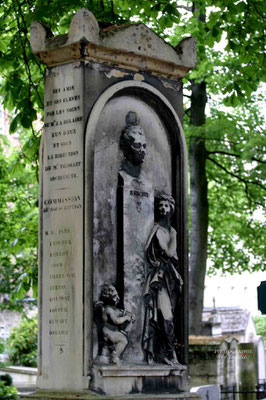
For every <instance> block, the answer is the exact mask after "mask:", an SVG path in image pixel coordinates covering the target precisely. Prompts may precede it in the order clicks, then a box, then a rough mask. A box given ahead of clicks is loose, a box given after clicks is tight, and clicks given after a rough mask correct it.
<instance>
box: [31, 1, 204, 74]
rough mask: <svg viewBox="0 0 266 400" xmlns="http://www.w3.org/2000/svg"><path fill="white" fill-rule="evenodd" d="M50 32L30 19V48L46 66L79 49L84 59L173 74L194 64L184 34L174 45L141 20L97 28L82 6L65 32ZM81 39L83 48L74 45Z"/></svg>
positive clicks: (193, 45)
mask: <svg viewBox="0 0 266 400" xmlns="http://www.w3.org/2000/svg"><path fill="white" fill-rule="evenodd" d="M49 36H50V35H47V34H46V31H45V29H44V28H43V27H42V25H40V24H38V23H33V25H32V39H31V46H32V51H33V52H34V53H35V54H39V55H40V57H41V59H42V60H43V62H44V63H46V64H47V65H49V66H51V65H56V64H59V63H62V62H69V61H71V60H74V59H75V58H76V57H77V51H78V50H80V57H82V58H83V59H93V60H98V61H99V60H100V61H105V62H108V63H110V64H115V65H117V64H120V65H125V66H127V67H130V68H131V69H132V68H134V69H137V70H138V69H141V70H150V71H153V72H154V73H157V74H159V75H162V76H167V77H168V76H173V77H175V78H180V77H182V76H185V75H186V73H187V72H188V71H189V70H190V69H192V68H194V67H195V66H196V64H197V55H196V42H195V39H193V38H187V39H185V40H183V41H182V42H181V43H180V45H179V47H177V49H175V48H173V47H172V46H171V45H169V44H168V43H166V42H165V41H164V40H163V39H162V38H160V37H159V36H157V35H156V34H155V33H154V32H153V31H152V30H151V29H149V28H148V27H147V26H145V25H144V24H142V23H140V24H131V25H130V24H127V25H123V26H121V27H117V26H113V27H110V28H107V29H104V30H102V31H99V27H98V23H97V21H96V19H95V17H94V15H93V14H92V13H91V12H90V11H88V10H87V9H85V8H82V9H81V10H79V11H78V12H77V13H76V14H75V16H74V17H73V19H72V21H71V24H70V28H69V33H68V36H66V35H61V36H58V37H51V38H49ZM80 42H82V43H86V44H87V45H86V46H85V47H84V48H83V49H82V50H81V49H79V47H77V46H75V45H76V44H77V43H80ZM55 49H56V51H54V50H55Z"/></svg>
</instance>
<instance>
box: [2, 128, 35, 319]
mask: <svg viewBox="0 0 266 400" xmlns="http://www.w3.org/2000/svg"><path fill="white" fill-rule="evenodd" d="M30 141H31V136H30V133H21V137H20V139H19V140H17V145H15V146H14V147H13V153H11V154H10V155H9V154H8V153H7V150H6V146H1V142H0V163H1V167H0V196H1V199H5V201H4V202H1V206H0V242H1V252H0V275H1V280H0V292H1V293H2V294H3V295H4V294H6V296H5V301H4V302H3V303H1V305H0V307H2V308H3V307H9V308H11V309H17V310H21V311H23V309H24V302H25V301H27V302H31V303H34V304H35V303H36V301H35V300H33V299H30V298H29V295H28V292H29V290H30V288H32V289H33V293H32V294H33V296H36V295H37V238H38V207H37V206H38V183H37V179H36V162H35V161H33V163H32V164H31V165H30V164H26V162H25V154H27V156H28V158H30V151H31V149H32V147H31V146H30V144H31V142H30ZM23 143H24V144H23ZM35 143H36V142H35ZM32 154H33V153H32ZM35 156H36V155H35V154H34V155H33V158H35Z"/></svg>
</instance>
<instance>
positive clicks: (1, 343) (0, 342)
mask: <svg viewBox="0 0 266 400" xmlns="http://www.w3.org/2000/svg"><path fill="white" fill-rule="evenodd" d="M4 351H5V340H4V339H3V338H0V354H1V353H4Z"/></svg>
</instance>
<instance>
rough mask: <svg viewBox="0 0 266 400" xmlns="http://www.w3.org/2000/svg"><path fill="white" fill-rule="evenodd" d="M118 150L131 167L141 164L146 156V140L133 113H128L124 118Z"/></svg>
mask: <svg viewBox="0 0 266 400" xmlns="http://www.w3.org/2000/svg"><path fill="white" fill-rule="evenodd" d="M120 148H121V150H122V151H123V153H124V156H125V159H126V160H128V161H130V162H131V163H132V164H133V165H140V164H142V163H143V161H144V158H145V156H146V138H145V134H144V130H143V128H142V127H141V126H140V125H139V120H138V117H137V114H136V113H135V112H134V111H129V113H128V114H127V116H126V126H125V128H124V129H123V130H122V132H121V136H120Z"/></svg>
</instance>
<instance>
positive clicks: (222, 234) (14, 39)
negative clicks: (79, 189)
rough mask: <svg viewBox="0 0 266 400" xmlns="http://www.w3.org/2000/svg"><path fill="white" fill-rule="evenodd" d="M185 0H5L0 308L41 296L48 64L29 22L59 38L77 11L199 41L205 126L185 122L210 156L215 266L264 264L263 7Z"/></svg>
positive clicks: (0, 48) (1, 25)
mask: <svg viewBox="0 0 266 400" xmlns="http://www.w3.org/2000/svg"><path fill="white" fill-rule="evenodd" d="M182 4H183V5H180V4H179V2H176V1H172V0H154V1H146V0H139V1H137V2H136V1H134V0H113V1H110V0H100V1H98V0H85V1H81V0H76V1H75V2H73V1H70V0H43V1H35V0H25V1H24V0H23V1H22V0H17V1H15V2H13V1H12V0H6V1H5V2H2V4H1V9H0V32H1V41H0V71H1V76H2V80H1V81H0V95H1V96H2V101H3V105H4V107H5V108H6V109H7V110H8V111H9V115H10V129H9V132H10V135H12V136H10V137H11V138H13V137H14V136H15V137H16V139H15V141H16V142H17V145H16V146H14V145H12V146H14V149H13V151H12V152H11V151H10V150H9V149H10V147H11V145H10V142H9V141H8V140H7V138H6V137H5V136H3V135H0V197H1V199H5V201H4V202H2V203H1V206H0V242H1V252H0V276H1V280H0V293H2V294H6V295H7V296H6V301H5V302H4V303H2V304H1V305H0V306H1V307H9V308H15V309H18V310H21V311H22V310H23V307H24V302H25V301H28V300H29V295H28V293H29V290H30V288H32V289H33V293H32V294H33V296H34V297H35V296H36V294H37V238H38V233H37V221H38V208H37V206H38V202H37V199H38V182H37V180H38V179H37V177H38V167H39V166H38V156H39V154H38V149H39V144H40V137H41V126H42V124H43V120H42V118H43V95H44V84H43V82H44V79H43V75H44V70H45V68H44V65H43V64H42V63H41V62H40V59H39V58H38V57H37V56H35V55H33V54H32V52H31V50H30V45H29V30H30V24H31V22H32V21H35V20H37V21H42V22H43V23H45V24H46V25H48V26H50V28H51V30H52V32H53V33H54V34H55V35H57V34H63V33H66V32H67V31H68V28H69V24H70V21H71V18H72V17H73V14H74V12H75V11H77V10H78V9H79V8H81V7H87V8H88V9H89V10H90V11H91V12H93V13H94V14H95V16H96V18H97V19H98V20H99V21H100V26H101V27H105V26H108V24H109V25H110V24H114V23H115V24H118V25H119V24H122V23H126V22H129V21H137V22H140V21H142V22H144V23H146V24H149V26H150V27H151V28H152V29H154V30H155V31H156V32H157V33H158V34H160V35H161V36H162V37H164V38H165V39H167V40H170V42H171V43H172V44H173V45H174V46H175V45H177V44H178V43H179V42H180V40H181V39H183V38H185V37H188V36H194V37H195V38H196V39H197V49H198V66H197V68H195V69H194V70H193V71H192V72H191V73H190V74H189V75H188V77H187V79H186V80H185V83H186V84H185V88H186V89H188V90H190V81H191V80H194V81H195V82H201V81H202V80H204V81H205V82H206V83H207V88H208V99H209V111H208V118H207V120H206V124H205V126H203V127H202V128H200V129H198V128H195V127H191V126H189V124H187V125H186V126H185V131H186V135H187V138H188V141H189V140H190V138H191V137H195V136H196V137H197V138H199V139H200V140H205V142H206V147H207V151H208V152H209V154H208V160H207V164H206V168H207V176H208V180H209V184H208V197H209V209H210V215H209V248H208V254H209V258H210V259H211V260H212V267H211V272H212V273H214V272H215V271H216V270H217V269H221V270H223V271H230V272H235V271H238V272H241V271H242V270H245V269H249V270H251V269H252V270H254V269H259V268H265V267H263V258H264V257H265V255H264V246H263V238H264V235H265V231H264V228H263V226H262V224H261V223H260V221H259V220H257V219H256V218H255V217H254V215H255V214H256V213H257V212H258V210H261V207H262V205H263V190H264V189H263V175H265V159H263V157H262V152H263V140H265V139H264V137H263V129H262V124H263V121H262V119H261V117H260V111H259V110H258V108H256V107H255V103H256V102H257V100H258V99H257V98H254V97H252V94H253V93H254V92H255V91H256V90H257V88H258V87H259V84H260V82H262V81H264V80H265V75H266V74H265V61H264V60H265V59H264V48H263V46H264V41H263V37H264V36H263V34H264V33H263V29H264V17H263V13H264V12H265V5H264V2H262V1H260V0H254V1H251V2H249V1H248V2H244V1H239V2H238V3H237V4H236V2H235V1H233V0H228V1H226V2H225V1H222V0H204V1H199V0H197V1H195V2H193V3H191V2H189V1H187V2H183V3H182ZM218 43H220V45H221V47H220V48H218V47H217V44H218ZM217 99H218V100H217ZM224 106H226V108H225V107H224ZM187 107H188V109H187V110H186V112H187V114H188V115H189V105H188V106H187ZM232 107H233V108H234V109H235V111H234V110H233V109H232ZM221 110H225V111H221ZM37 115H38V116H39V117H38V118H39V121H38V122H36V119H37ZM185 122H186V119H185ZM226 153H230V154H231V155H229V154H226ZM232 154H233V155H232ZM252 255H253V256H252ZM260 266H261V267H260Z"/></svg>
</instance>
